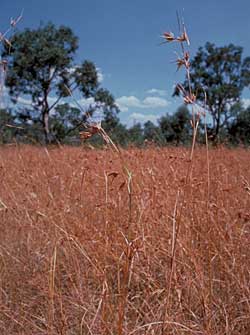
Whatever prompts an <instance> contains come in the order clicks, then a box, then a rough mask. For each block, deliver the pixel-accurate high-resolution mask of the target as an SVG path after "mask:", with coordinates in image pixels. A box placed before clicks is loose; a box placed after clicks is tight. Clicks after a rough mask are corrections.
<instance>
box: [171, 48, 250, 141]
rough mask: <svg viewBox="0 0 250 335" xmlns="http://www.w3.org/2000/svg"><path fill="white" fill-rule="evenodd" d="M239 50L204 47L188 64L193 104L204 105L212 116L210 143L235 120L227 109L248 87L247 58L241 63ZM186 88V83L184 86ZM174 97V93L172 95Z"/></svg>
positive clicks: (249, 71)
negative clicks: (195, 98)
mask: <svg viewBox="0 0 250 335" xmlns="http://www.w3.org/2000/svg"><path fill="white" fill-rule="evenodd" d="M242 52H243V49H242V48H241V47H239V46H235V45H233V44H229V45H227V46H224V47H216V46H215V45H214V44H212V43H206V45H205V47H204V48H202V47H200V48H199V50H198V52H197V54H196V56H195V57H194V59H193V60H192V62H191V73H190V80H191V86H192V90H193V92H195V94H196V95H197V100H198V101H199V102H201V103H202V104H203V103H204V100H205V94H204V92H206V94H207V98H206V103H207V106H208V108H209V110H210V113H211V116H212V129H213V136H214V139H216V140H217V139H218V137H219V135H220V133H221V132H222V130H223V128H226V129H228V126H229V124H230V121H231V120H232V118H233V117H234V116H235V115H234V114H233V113H232V109H231V107H232V106H233V105H234V104H235V103H236V102H239V101H240V97H241V93H242V91H243V89H244V87H246V86H249V84H250V58H249V57H248V58H245V59H242ZM184 86H185V87H187V86H188V82H187V81H186V82H185V83H184ZM175 93H178V92H175Z"/></svg>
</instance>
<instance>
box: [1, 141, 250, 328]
mask: <svg viewBox="0 0 250 335" xmlns="http://www.w3.org/2000/svg"><path fill="white" fill-rule="evenodd" d="M249 161H250V152H249V151H248V150H245V149H234V150H233V149H226V148H223V147H221V148H217V149H209V150H208V152H207V150H206V149H205V148H197V149H196V150H195V152H194V157H193V159H192V160H190V150H189V149H183V148H154V147H151V148H146V149H134V148H131V149H128V150H123V151H122V152H121V153H120V154H117V153H116V152H112V150H111V149H107V150H106V149H103V150H93V149H88V148H85V147H78V148H72V147H60V148H58V147H57V148H56V147H55V148H53V147H52V148H48V149H46V148H38V147H32V146H6V147H2V148H0V183H1V185H0V222H1V224H0V333H1V334H25V335H31V334H53V335H54V334H67V335H73V334H74V335H76V334H118V335H120V334H131V335H132V334H137V335H138V334H211V335H212V334H213V335H215V334H232V335H240V334H241V335H242V334H243V335H244V334H246V335H248V334H249V329H250V317H249V315H250V313H249V312H250V301H249V296H250V292H249V291H250V285H249V283H250V272H249V269H250V249H249V239H250V169H249Z"/></svg>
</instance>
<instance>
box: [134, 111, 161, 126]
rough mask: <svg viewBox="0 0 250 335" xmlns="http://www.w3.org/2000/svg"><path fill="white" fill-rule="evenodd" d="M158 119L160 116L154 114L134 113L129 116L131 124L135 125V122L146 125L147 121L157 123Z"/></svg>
mask: <svg viewBox="0 0 250 335" xmlns="http://www.w3.org/2000/svg"><path fill="white" fill-rule="evenodd" d="M158 117H159V116H157V115H154V114H142V113H132V114H131V115H129V124H133V123H135V122H140V123H145V122H147V121H152V122H153V123H157V119H158Z"/></svg>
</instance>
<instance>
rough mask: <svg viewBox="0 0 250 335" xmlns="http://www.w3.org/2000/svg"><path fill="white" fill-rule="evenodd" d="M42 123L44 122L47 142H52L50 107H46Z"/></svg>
mask: <svg viewBox="0 0 250 335" xmlns="http://www.w3.org/2000/svg"><path fill="white" fill-rule="evenodd" d="M42 123H43V132H44V138H45V144H49V143H50V140H51V138H50V130H49V112H48V109H45V110H44V111H43V113H42Z"/></svg>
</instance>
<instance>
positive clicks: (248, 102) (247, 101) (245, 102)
mask: <svg viewBox="0 0 250 335" xmlns="http://www.w3.org/2000/svg"><path fill="white" fill-rule="evenodd" d="M242 103H243V107H244V108H247V107H249V106H250V99H247V98H245V99H242Z"/></svg>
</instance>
